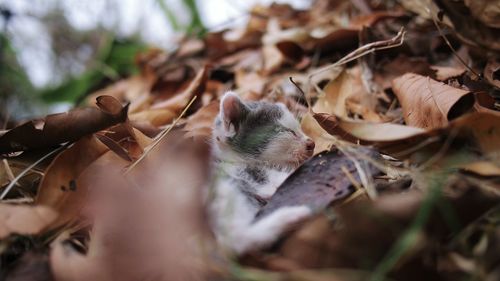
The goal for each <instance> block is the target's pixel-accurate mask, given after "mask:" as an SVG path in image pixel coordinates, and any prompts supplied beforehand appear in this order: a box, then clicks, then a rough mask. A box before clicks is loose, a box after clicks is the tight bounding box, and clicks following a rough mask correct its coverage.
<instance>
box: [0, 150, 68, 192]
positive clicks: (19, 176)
mask: <svg viewBox="0 0 500 281" xmlns="http://www.w3.org/2000/svg"><path fill="white" fill-rule="evenodd" d="M69 144H70V143H67V144H65V145H63V146H61V147H58V148H56V149H54V150H52V151H51V152H49V153H47V154H45V155H44V156H42V157H41V158H40V159H38V160H36V161H35V162H34V163H33V164H31V165H29V166H28V167H26V169H24V170H23V171H22V172H20V173H19V174H18V175H17V176H16V177H15V178H14V179H13V180H12V181H11V182H10V183H9V185H8V186H7V187H6V188H5V189H4V191H3V192H2V194H1V195H0V200H3V199H4V198H5V196H7V194H8V193H9V191H10V190H11V189H12V188H13V187H14V185H15V184H16V183H17V182H18V181H19V180H20V179H21V178H22V177H23V176H24V175H25V174H26V173H28V172H29V171H30V170H31V169H33V168H34V167H35V166H36V165H38V164H40V163H42V161H43V160H45V159H47V158H49V157H50V156H52V155H54V154H56V153H58V152H60V151H62V150H64V149H66V148H67V147H68V146H69Z"/></svg>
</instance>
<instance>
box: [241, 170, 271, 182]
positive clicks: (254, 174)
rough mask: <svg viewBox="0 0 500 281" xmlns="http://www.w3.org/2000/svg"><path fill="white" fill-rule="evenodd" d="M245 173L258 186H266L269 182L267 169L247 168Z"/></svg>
mask: <svg viewBox="0 0 500 281" xmlns="http://www.w3.org/2000/svg"><path fill="white" fill-rule="evenodd" d="M245 173H247V174H248V177H249V178H250V179H251V180H253V181H254V182H256V183H258V184H265V183H268V182H269V178H268V175H267V173H266V170H265V169H262V168H258V167H247V168H246V169H245Z"/></svg>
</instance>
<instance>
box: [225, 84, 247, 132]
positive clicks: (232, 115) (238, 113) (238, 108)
mask: <svg viewBox="0 0 500 281" xmlns="http://www.w3.org/2000/svg"><path fill="white" fill-rule="evenodd" d="M246 112H247V108H246V106H245V104H244V103H243V102H242V101H241V100H240V98H239V97H238V96H237V95H236V94H235V93H234V92H227V93H226V94H225V95H224V96H223V97H222V100H221V102H220V115H221V118H222V121H223V123H224V128H225V129H226V131H227V132H229V133H230V134H235V133H236V132H237V131H238V129H239V121H240V120H241V119H242V118H243V117H244V116H245V114H246Z"/></svg>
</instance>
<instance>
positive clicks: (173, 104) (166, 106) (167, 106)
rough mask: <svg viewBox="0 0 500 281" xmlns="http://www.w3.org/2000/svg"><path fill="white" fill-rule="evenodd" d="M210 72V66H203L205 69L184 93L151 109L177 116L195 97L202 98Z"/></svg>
mask: <svg viewBox="0 0 500 281" xmlns="http://www.w3.org/2000/svg"><path fill="white" fill-rule="evenodd" d="M208 72H209V66H208V65H205V66H203V68H202V69H200V71H198V73H197V74H196V76H195V77H194V79H193V80H192V81H191V83H190V84H189V86H188V87H187V88H186V89H185V90H184V91H183V92H182V93H179V94H177V95H175V96H173V97H171V98H169V99H166V100H164V101H161V102H159V103H156V104H153V105H152V106H151V109H152V110H153V109H154V110H157V109H163V110H169V111H170V112H174V113H175V115H176V116H177V115H178V114H179V113H180V112H181V111H182V110H183V109H184V107H185V106H186V105H187V104H188V102H189V101H190V100H191V99H192V98H193V97H194V96H201V95H202V94H203V92H204V91H205V86H206V83H207V80H208ZM164 116H165V115H164Z"/></svg>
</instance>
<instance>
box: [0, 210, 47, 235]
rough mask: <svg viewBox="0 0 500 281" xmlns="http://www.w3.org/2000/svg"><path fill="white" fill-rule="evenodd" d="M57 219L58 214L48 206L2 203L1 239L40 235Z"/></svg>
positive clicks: (0, 216)
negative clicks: (12, 235)
mask: <svg viewBox="0 0 500 281" xmlns="http://www.w3.org/2000/svg"><path fill="white" fill-rule="evenodd" d="M56 218H57V212H56V211H54V210H52V209H51V208H50V207H47V206H27V205H10V204H4V203H0V239H3V238H5V237H7V236H8V235H10V234H21V235H32V234H39V233H40V231H42V230H44V229H45V228H46V227H47V226H48V225H50V224H51V223H52V222H54V220H56Z"/></svg>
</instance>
